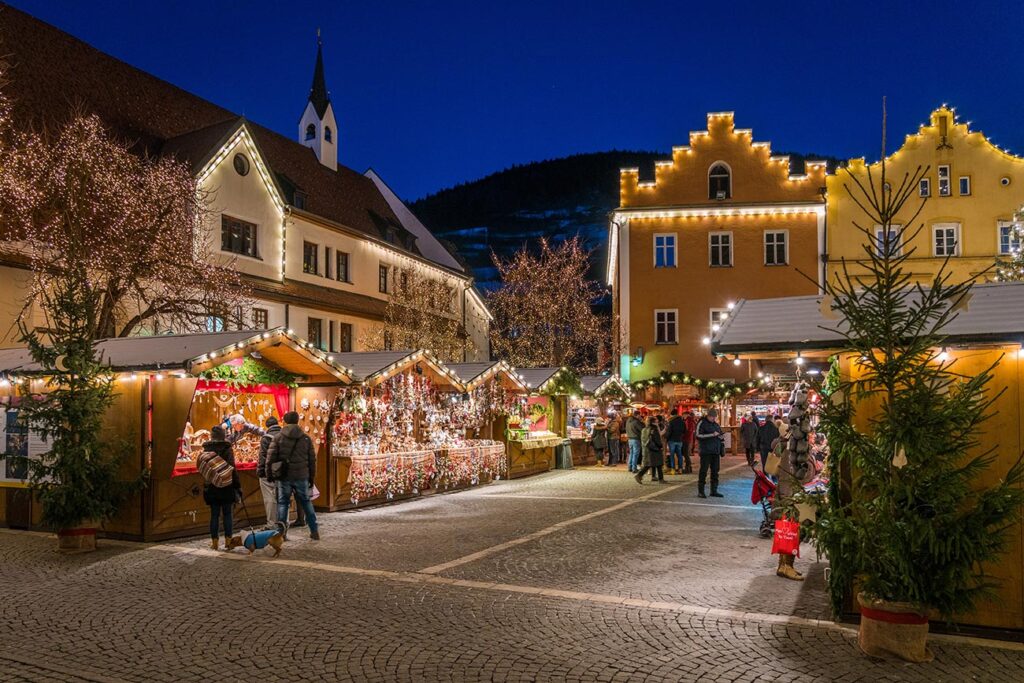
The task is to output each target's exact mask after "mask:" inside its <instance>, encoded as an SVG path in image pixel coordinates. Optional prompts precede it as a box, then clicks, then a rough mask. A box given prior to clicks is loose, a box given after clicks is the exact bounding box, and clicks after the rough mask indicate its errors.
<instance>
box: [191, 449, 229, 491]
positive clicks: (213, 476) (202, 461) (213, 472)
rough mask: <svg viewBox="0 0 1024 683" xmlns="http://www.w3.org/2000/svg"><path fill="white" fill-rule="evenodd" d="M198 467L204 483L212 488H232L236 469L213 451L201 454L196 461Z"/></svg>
mask: <svg viewBox="0 0 1024 683" xmlns="http://www.w3.org/2000/svg"><path fill="white" fill-rule="evenodd" d="M196 466H197V467H198V468H199V474H201V475H203V481H205V482H206V483H207V484H209V485H210V486H213V487H215V488H218V489H223V488H227V487H228V486H231V478H232V475H233V474H234V473H235V468H234V467H232V466H231V465H229V464H228V462H227V460H225V459H224V458H222V457H220V456H219V455H217V454H216V453H214V452H213V451H203V452H202V453H200V454H199V457H198V458H197V459H196Z"/></svg>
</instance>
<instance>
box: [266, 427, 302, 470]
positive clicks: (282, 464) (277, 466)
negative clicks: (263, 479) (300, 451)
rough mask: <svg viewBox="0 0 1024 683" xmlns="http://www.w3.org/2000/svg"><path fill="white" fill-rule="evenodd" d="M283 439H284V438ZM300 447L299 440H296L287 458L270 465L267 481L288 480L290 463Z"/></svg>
mask: <svg viewBox="0 0 1024 683" xmlns="http://www.w3.org/2000/svg"><path fill="white" fill-rule="evenodd" d="M282 438H283V437H282ZM298 445H299V440H298V439H295V440H294V441H292V450H291V451H290V452H289V453H288V457H287V458H281V459H280V460H275V461H274V462H272V463H270V469H269V470H267V479H268V480H270V481H284V480H285V479H287V478H288V461H289V460H291V459H292V455H294V454H295V448H296V447H297V446H298Z"/></svg>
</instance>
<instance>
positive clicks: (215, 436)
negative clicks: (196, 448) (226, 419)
mask: <svg viewBox="0 0 1024 683" xmlns="http://www.w3.org/2000/svg"><path fill="white" fill-rule="evenodd" d="M225 438H226V435H225V434H224V428H223V427H221V426H220V425H217V426H215V427H211V428H210V441H223V440H224V439H225Z"/></svg>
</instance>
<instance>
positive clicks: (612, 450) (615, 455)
mask: <svg viewBox="0 0 1024 683" xmlns="http://www.w3.org/2000/svg"><path fill="white" fill-rule="evenodd" d="M605 464H606V465H618V464H619V437H618V435H616V436H615V438H614V439H609V440H608V462H607V463H605Z"/></svg>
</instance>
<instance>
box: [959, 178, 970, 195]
mask: <svg viewBox="0 0 1024 683" xmlns="http://www.w3.org/2000/svg"><path fill="white" fill-rule="evenodd" d="M970 193H971V176H969V175H962V176H960V196H961V197H966V196H967V195H969V194H970Z"/></svg>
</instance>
